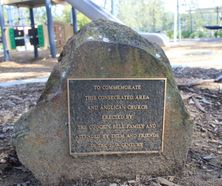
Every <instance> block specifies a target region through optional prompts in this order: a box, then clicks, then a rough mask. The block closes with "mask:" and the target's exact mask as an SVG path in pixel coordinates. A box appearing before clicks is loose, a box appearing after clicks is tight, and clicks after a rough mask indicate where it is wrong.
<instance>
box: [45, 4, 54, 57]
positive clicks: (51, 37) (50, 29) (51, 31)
mask: <svg viewBox="0 0 222 186" xmlns="http://www.w3.org/2000/svg"><path fill="white" fill-rule="evenodd" d="M45 6H46V12H47V20H48V33H49V43H50V51H51V56H52V58H54V59H56V49H55V41H54V27H53V21H52V11H51V8H52V4H51V0H45Z"/></svg>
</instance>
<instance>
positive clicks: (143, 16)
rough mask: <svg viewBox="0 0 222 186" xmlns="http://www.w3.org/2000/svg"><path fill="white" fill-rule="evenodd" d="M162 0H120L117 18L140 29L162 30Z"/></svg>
mask: <svg viewBox="0 0 222 186" xmlns="http://www.w3.org/2000/svg"><path fill="white" fill-rule="evenodd" d="M163 12H164V2H163V0H148V1H144V0H122V1H120V3H119V7H118V18H119V19H120V20H122V21H123V22H124V23H125V24H126V25H128V26H130V27H131V28H134V29H138V30H141V31H157V30H162V27H163V25H162V23H163V21H162V20H161V18H162V17H163V16H162V14H163Z"/></svg>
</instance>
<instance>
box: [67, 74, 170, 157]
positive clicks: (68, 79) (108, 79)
mask: <svg viewBox="0 0 222 186" xmlns="http://www.w3.org/2000/svg"><path fill="white" fill-rule="evenodd" d="M70 80H76V81H84V80H85V81H89V80H90V81H96V80H97V81H98V80H102V81H111V80H112V81H115V80H118V81H121V80H141V81H142V80H149V81H158V80H164V81H165V93H164V103H163V104H164V106H163V133H162V149H161V150H160V151H125V152H122V151H121V152H118V151H117V152H104V151H101V152H86V153H72V152H71V150H72V148H71V126H70V101H69V100H70V99H69V81H70ZM166 91H167V78H67V102H68V125H69V154H70V155H73V156H75V155H76V156H78V155H85V156H87V155H107V154H152V153H160V152H163V150H164V137H165V136H164V135H165V113H166V111H165V110H166Z"/></svg>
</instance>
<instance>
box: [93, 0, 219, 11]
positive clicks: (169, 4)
mask: <svg viewBox="0 0 222 186" xmlns="http://www.w3.org/2000/svg"><path fill="white" fill-rule="evenodd" d="M92 1H93V2H94V3H96V4H98V5H102V6H103V5H104V1H105V0H92ZM106 1H107V2H108V1H111V0H106ZM118 1H119V0H115V2H116V3H118ZM120 1H121V0H120ZM164 1H165V8H166V10H167V11H171V12H175V11H176V9H177V0H164ZM178 1H179V4H180V5H181V6H180V11H181V13H183V12H184V11H185V7H184V6H182V4H185V3H187V4H189V3H190V2H191V1H197V2H198V8H209V7H210V8H211V7H212V8H213V7H216V6H222V0H178Z"/></svg>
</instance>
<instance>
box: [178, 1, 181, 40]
mask: <svg viewBox="0 0 222 186" xmlns="http://www.w3.org/2000/svg"><path fill="white" fill-rule="evenodd" d="M177 17H178V20H177V21H178V37H179V42H181V31H180V10H179V0H177Z"/></svg>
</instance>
